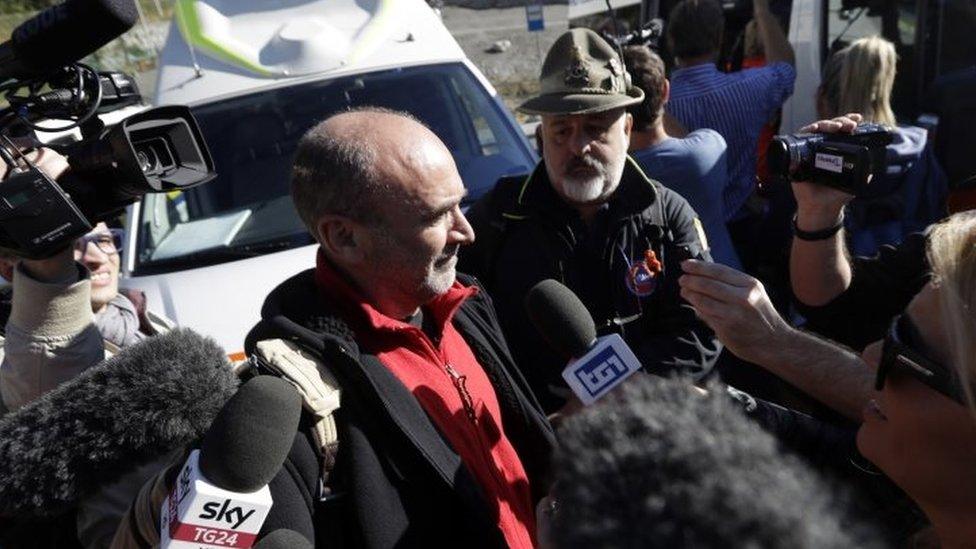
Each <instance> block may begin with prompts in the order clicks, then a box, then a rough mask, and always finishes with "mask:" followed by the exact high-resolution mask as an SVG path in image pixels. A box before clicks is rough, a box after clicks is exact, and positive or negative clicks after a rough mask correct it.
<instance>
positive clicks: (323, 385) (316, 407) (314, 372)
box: [251, 339, 342, 500]
mask: <svg viewBox="0 0 976 549" xmlns="http://www.w3.org/2000/svg"><path fill="white" fill-rule="evenodd" d="M251 360H252V361H256V362H258V364H256V365H255V366H257V367H258V369H259V370H265V371H270V373H272V374H275V375H278V376H280V377H281V378H283V379H285V380H287V381H288V382H290V383H291V384H292V385H294V386H295V388H296V389H297V390H298V394H299V395H301V397H302V406H303V407H304V408H305V410H306V411H307V412H309V413H310V414H311V416H312V437H313V438H314V440H315V443H316V446H318V448H317V449H316V450H317V451H318V452H319V453H320V455H321V456H322V474H321V476H320V479H319V482H320V483H319V499H320V500H323V499H328V498H329V497H330V496H332V495H333V494H332V493H331V488H329V486H328V480H329V475H330V474H331V473H332V470H333V469H334V468H335V458H336V453H337V452H338V450H339V432H338V429H337V428H336V421H335V412H336V410H338V409H339V406H340V396H341V393H342V391H341V389H340V387H339V382H338V380H337V379H336V377H335V375H334V374H333V373H332V372H331V371H330V370H329V367H328V366H327V365H326V364H325V363H324V362H323V361H322V360H320V359H319V358H318V356H316V355H315V354H314V353H312V352H310V351H308V350H307V349H304V348H302V347H301V346H299V345H297V344H296V343H294V342H291V341H286V340H284V339H266V340H263V341H259V342H258V343H257V344H256V345H255V348H254V353H253V354H252V355H251Z"/></svg>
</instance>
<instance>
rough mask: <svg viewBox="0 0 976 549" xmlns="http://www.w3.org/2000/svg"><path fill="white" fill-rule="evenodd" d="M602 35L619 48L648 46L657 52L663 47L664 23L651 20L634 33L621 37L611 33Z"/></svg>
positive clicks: (658, 20)
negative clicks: (661, 43)
mask: <svg viewBox="0 0 976 549" xmlns="http://www.w3.org/2000/svg"><path fill="white" fill-rule="evenodd" d="M600 34H601V35H602V37H603V39H604V40H606V41H607V42H608V43H610V44H611V45H613V46H614V47H617V48H620V47H625V46H647V47H649V48H651V49H653V50H655V51H657V50H659V49H660V47H661V46H660V41H661V36H663V35H664V22H663V21H662V20H661V19H651V20H650V21H648V22H647V23H644V25H643V26H642V27H640V28H639V29H637V30H635V31H633V32H627V33H622V34H619V35H618V34H614V33H611V32H601V33H600Z"/></svg>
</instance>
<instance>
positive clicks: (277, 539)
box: [254, 528, 313, 549]
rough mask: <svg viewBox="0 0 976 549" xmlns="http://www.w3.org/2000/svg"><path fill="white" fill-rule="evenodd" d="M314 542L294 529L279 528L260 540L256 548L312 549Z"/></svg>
mask: <svg viewBox="0 0 976 549" xmlns="http://www.w3.org/2000/svg"><path fill="white" fill-rule="evenodd" d="M312 547H313V546H312V542H310V541H308V538H306V537H305V536H303V535H301V534H299V533H298V532H296V531H294V530H289V529H287V528H279V529H278V530H275V531H274V532H271V533H270V534H268V535H266V536H264V537H263V538H261V539H260V540H258V543H257V545H255V546H254V549H312Z"/></svg>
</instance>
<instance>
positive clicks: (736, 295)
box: [678, 259, 793, 363]
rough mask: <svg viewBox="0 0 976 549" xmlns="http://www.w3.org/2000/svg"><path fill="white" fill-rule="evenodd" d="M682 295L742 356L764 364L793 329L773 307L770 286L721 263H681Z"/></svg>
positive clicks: (719, 337)
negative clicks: (768, 291)
mask: <svg viewBox="0 0 976 549" xmlns="http://www.w3.org/2000/svg"><path fill="white" fill-rule="evenodd" d="M681 268H682V269H683V270H684V272H685V274H683V275H682V276H681V278H679V279H678V283H679V284H680V286H681V297H683V298H684V299H685V300H687V301H688V303H690V304H691V306H692V307H694V309H695V312H696V313H697V314H698V316H699V318H701V319H702V320H703V321H704V322H705V323H706V324H708V326H709V327H710V328H711V329H712V331H714V332H715V335H716V336H717V337H718V339H719V341H721V342H722V343H723V344H724V345H725V346H726V347H727V348H728V349H729V350H730V351H732V352H733V353H735V354H736V356H738V357H739V358H742V359H744V360H748V361H750V362H756V363H762V358H763V356H764V355H765V354H766V353H768V352H769V351H771V350H775V349H777V348H779V347H780V346H781V345H783V344H785V343H784V342H785V340H786V338H787V337H788V336H789V334H790V333H791V332H792V331H793V328H792V327H790V325H789V324H787V323H786V321H785V320H783V318H782V317H781V316H779V313H778V312H776V309H775V308H774V307H773V304H772V302H771V301H770V300H769V296H768V295H766V289H765V288H764V287H763V285H762V284H761V283H760V282H759V281H758V280H756V279H755V278H752V277H751V276H749V275H747V274H745V273H740V272H739V271H736V270H735V269H733V268H731V267H727V266H725V265H722V264H719V263H709V262H705V261H698V260H695V259H689V260H686V261H684V262H682V263H681Z"/></svg>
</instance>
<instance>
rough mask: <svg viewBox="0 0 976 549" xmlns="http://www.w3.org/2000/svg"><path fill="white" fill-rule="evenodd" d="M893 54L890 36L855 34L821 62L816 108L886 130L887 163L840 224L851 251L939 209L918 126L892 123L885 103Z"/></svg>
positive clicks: (868, 248) (941, 183) (897, 236)
mask: <svg viewBox="0 0 976 549" xmlns="http://www.w3.org/2000/svg"><path fill="white" fill-rule="evenodd" d="M897 63H898V56H897V54H896V52H895V46H894V44H892V43H891V42H889V41H887V40H885V39H884V38H881V37H878V36H872V37H869V38H861V39H860V40H856V41H854V42H853V43H851V44H850V45H849V46H847V47H845V48H843V49H841V50H839V51H837V52H835V53H834V54H833V55H831V57H830V58H829V59H828V60H827V63H826V64H825V65H824V70H823V78H822V81H821V84H820V88H819V89H818V91H817V111H818V113H819V115H820V118H823V119H828V118H834V117H836V116H840V115H843V114H845V113H853V112H856V113H861V115H862V116H863V117H864V122H866V123H874V124H883V125H885V126H888V127H889V128H890V129H891V130H892V134H893V140H892V142H891V144H890V145H888V169H887V174H886V175H885V177H884V178H881V179H879V180H875V181H872V182H871V185H870V187H871V188H870V190H869V192H868V193H867V194H865V195H864V196H860V197H858V198H856V199H854V200H852V201H851V203H850V205H849V206H848V208H847V211H846V214H847V217H846V220H845V227H846V229H847V232H848V234H849V235H850V238H851V242H850V251H851V253H853V254H854V255H874V253H875V252H877V250H878V248H879V247H880V246H882V245H884V244H897V243H898V242H900V241H901V240H902V238H904V237H905V236H907V235H908V234H910V233H912V232H917V231H920V230H922V229H924V228H925V227H926V226H928V225H930V224H931V223H933V222H935V221H937V220H939V219H941V218H942V217H943V216H944V215H945V200H946V195H947V193H948V185H947V180H946V176H945V173H944V172H943V171H942V168H941V167H940V166H939V164H938V162H937V161H936V159H935V155H934V153H933V152H932V148H931V147H930V146H929V143H928V132H927V131H926V130H925V129H924V128H919V127H916V126H910V125H907V124H898V123H897V120H896V118H895V114H894V111H892V109H891V93H892V89H893V87H894V84H895V76H896V66H897Z"/></svg>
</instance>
